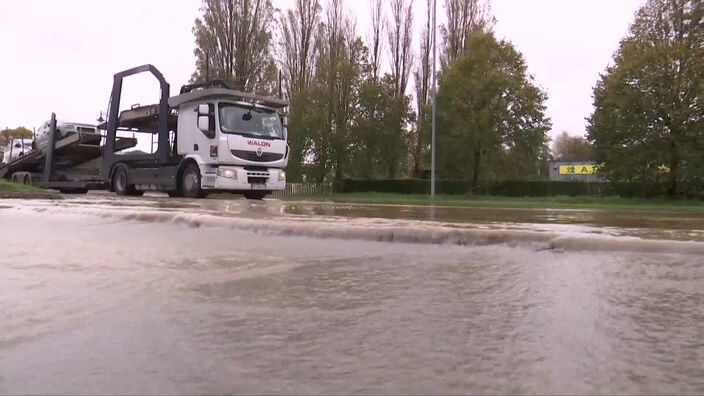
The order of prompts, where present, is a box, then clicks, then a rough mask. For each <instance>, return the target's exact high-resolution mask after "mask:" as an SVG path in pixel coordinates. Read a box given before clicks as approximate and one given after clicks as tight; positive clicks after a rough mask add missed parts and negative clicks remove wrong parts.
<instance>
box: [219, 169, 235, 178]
mask: <svg viewBox="0 0 704 396" xmlns="http://www.w3.org/2000/svg"><path fill="white" fill-rule="evenodd" d="M218 176H222V177H226V178H228V179H234V180H237V172H235V171H234V170H232V169H223V168H218Z"/></svg>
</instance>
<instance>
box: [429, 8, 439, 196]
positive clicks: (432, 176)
mask: <svg viewBox="0 0 704 396" xmlns="http://www.w3.org/2000/svg"><path fill="white" fill-rule="evenodd" d="M436 3H437V0H433V76H432V78H433V117H432V118H433V130H432V136H431V138H430V162H431V164H430V197H431V198H435V181H436V180H435V174H436V170H435V113H436V111H437V106H436V105H435V97H436V90H437V88H436V84H435V52H436V51H435V31H436V30H437V28H436V26H435V25H436V22H435V13H436V11H437V4H436Z"/></svg>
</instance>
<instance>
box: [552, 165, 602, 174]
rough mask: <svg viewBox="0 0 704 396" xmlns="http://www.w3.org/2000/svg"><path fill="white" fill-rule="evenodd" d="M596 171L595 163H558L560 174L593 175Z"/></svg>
mask: <svg viewBox="0 0 704 396" xmlns="http://www.w3.org/2000/svg"><path fill="white" fill-rule="evenodd" d="M595 173H596V165H587V164H574V165H560V174H561V175H593V174H595Z"/></svg>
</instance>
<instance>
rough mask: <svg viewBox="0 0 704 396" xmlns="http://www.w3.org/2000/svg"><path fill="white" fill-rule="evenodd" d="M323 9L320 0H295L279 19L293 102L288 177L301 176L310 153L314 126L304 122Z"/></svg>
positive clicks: (281, 51) (282, 54)
mask: <svg viewBox="0 0 704 396" xmlns="http://www.w3.org/2000/svg"><path fill="white" fill-rule="evenodd" d="M320 12H321V7H320V3H319V1H318V0H296V4H295V6H294V9H293V10H288V11H287V12H285V13H284V14H282V15H281V17H280V19H279V28H280V31H281V34H280V40H279V56H280V61H279V63H280V64H281V69H282V71H283V75H284V82H285V88H286V89H285V90H286V94H287V96H288V98H289V101H290V102H291V107H290V109H291V113H290V114H289V121H290V122H289V132H290V133H289V139H288V141H289V145H290V148H291V152H290V157H289V166H288V168H287V173H288V177H289V180H296V181H297V180H300V179H301V177H302V176H303V168H302V167H303V162H304V160H305V158H306V156H308V155H310V148H311V144H312V141H311V136H310V131H311V130H312V129H311V128H310V126H308V125H305V123H306V120H310V119H311V117H312V116H313V115H312V114H309V113H308V111H309V110H310V109H309V108H308V106H307V104H308V103H309V102H310V101H311V100H312V99H313V98H311V97H310V94H311V92H310V90H309V89H308V88H309V86H310V84H311V83H312V82H313V79H314V77H315V69H316V62H317V56H318V46H317V43H316V35H317V34H318V29H319V28H320Z"/></svg>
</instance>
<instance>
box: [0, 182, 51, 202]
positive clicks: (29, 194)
mask: <svg viewBox="0 0 704 396" xmlns="http://www.w3.org/2000/svg"><path fill="white" fill-rule="evenodd" d="M60 197H61V195H60V194H58V193H55V192H52V191H47V190H45V189H43V188H41V187H37V186H32V185H29V184H21V183H13V182H10V181H7V180H1V179H0V198H52V199H55V198H60Z"/></svg>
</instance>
